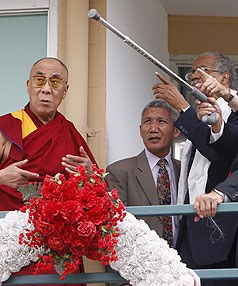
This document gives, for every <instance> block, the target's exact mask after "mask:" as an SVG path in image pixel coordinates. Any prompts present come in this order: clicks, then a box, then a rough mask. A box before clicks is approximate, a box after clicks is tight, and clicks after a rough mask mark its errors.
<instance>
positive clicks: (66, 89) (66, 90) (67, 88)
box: [63, 84, 69, 98]
mask: <svg viewBox="0 0 238 286" xmlns="http://www.w3.org/2000/svg"><path fill="white" fill-rule="evenodd" d="M68 90H69V85H68V84H67V86H66V88H65V90H64V96H63V98H65V96H66V94H67V92H68Z"/></svg>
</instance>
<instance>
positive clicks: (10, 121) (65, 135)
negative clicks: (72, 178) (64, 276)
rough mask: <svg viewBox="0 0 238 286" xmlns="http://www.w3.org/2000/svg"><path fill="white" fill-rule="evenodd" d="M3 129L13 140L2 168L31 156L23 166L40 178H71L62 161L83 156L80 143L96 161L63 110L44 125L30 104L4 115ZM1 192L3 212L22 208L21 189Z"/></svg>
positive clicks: (4, 188)
mask: <svg viewBox="0 0 238 286" xmlns="http://www.w3.org/2000/svg"><path fill="white" fill-rule="evenodd" d="M16 114H17V116H16ZM19 114H20V115H19ZM28 116H29V117H28ZM26 118H27V119H26ZM29 126H30V127H29ZM0 132H1V133H2V134H3V135H4V136H5V137H6V138H7V139H8V140H10V141H11V142H12V145H11V149H10V152H9V156H8V158H6V159H5V160H4V161H3V162H1V163H0V169H3V168H5V167H7V166H9V165H10V164H12V163H14V162H17V161H20V160H24V159H28V163H27V164H25V165H24V166H23V167H22V169H25V170H28V171H30V172H35V173H38V174H39V175H40V176H39V178H38V179H37V180H38V181H43V180H44V177H45V175H52V176H54V175H55V174H57V173H63V174H64V175H65V176H66V177H67V176H68V175H69V174H68V173H67V172H66V171H65V170H64V167H63V166H62V164H61V162H62V157H65V156H66V155H67V154H72V155H78V156H79V155H80V152H79V147H80V146H83V148H84V150H85V152H86V153H87V155H88V156H89V157H90V159H91V160H92V162H93V163H96V162H95V159H94V157H93V155H92V153H91V151H90V149H89V147H88V146H87V144H86V142H85V141H84V139H83V137H82V136H81V135H80V133H79V132H78V131H77V130H76V128H75V126H74V125H73V123H72V122H70V121H68V120H67V119H66V118H65V117H64V116H63V115H62V114H61V113H59V112H57V114H56V116H55V118H54V119H53V120H52V121H50V122H49V123H47V124H46V125H44V124H43V123H42V122H41V121H40V120H39V119H38V118H37V117H36V116H35V115H34V114H33V113H32V112H31V111H30V109H29V106H28V105H27V106H26V107H25V109H24V110H21V111H18V112H16V113H14V112H13V113H9V114H6V115H3V116H1V117H0ZM34 181H35V179H34ZM0 192H1V199H0V210H1V211H11V210H18V209H19V208H20V207H22V205H23V200H22V196H21V193H20V192H19V191H17V190H16V189H13V188H10V187H7V186H3V185H0ZM32 265H33V264H31V265H30V266H28V267H24V268H23V269H22V270H21V271H20V272H18V273H17V274H18V275H25V274H29V273H31V271H29V270H30V268H31V270H32V269H33V268H32V267H31V266H32ZM61 285H63V284H61Z"/></svg>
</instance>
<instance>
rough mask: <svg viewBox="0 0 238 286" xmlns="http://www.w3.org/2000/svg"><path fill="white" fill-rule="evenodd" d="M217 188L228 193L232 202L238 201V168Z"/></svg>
mask: <svg viewBox="0 0 238 286" xmlns="http://www.w3.org/2000/svg"><path fill="white" fill-rule="evenodd" d="M215 189H217V190H219V191H221V192H223V193H224V194H226V195H227V196H228V198H229V199H230V200H231V201H232V202H238V169H236V170H235V171H234V172H233V173H232V174H231V176H229V177H228V178H227V179H226V180H225V181H223V182H222V183H220V184H218V185H217V186H216V187H215Z"/></svg>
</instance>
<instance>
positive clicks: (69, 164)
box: [62, 146, 93, 174]
mask: <svg viewBox="0 0 238 286" xmlns="http://www.w3.org/2000/svg"><path fill="white" fill-rule="evenodd" d="M79 151H80V155H81V156H75V155H70V154H67V155H66V156H65V157H63V158H62V165H63V166H64V167H65V170H66V171H67V172H69V173H73V174H76V173H77V170H76V168H77V167H78V166H79V165H81V166H84V167H85V169H86V170H87V171H88V172H91V171H92V165H93V163H92V161H91V160H90V158H89V157H88V155H87V153H86V152H85V150H84V148H83V147H82V146H81V147H80V148H79Z"/></svg>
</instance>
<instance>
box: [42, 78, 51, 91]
mask: <svg viewBox="0 0 238 286" xmlns="http://www.w3.org/2000/svg"><path fill="white" fill-rule="evenodd" d="M41 90H42V92H43V93H45V94H48V93H51V87H50V85H49V81H48V80H46V83H45V84H44V85H43V86H42V89H41Z"/></svg>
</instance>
